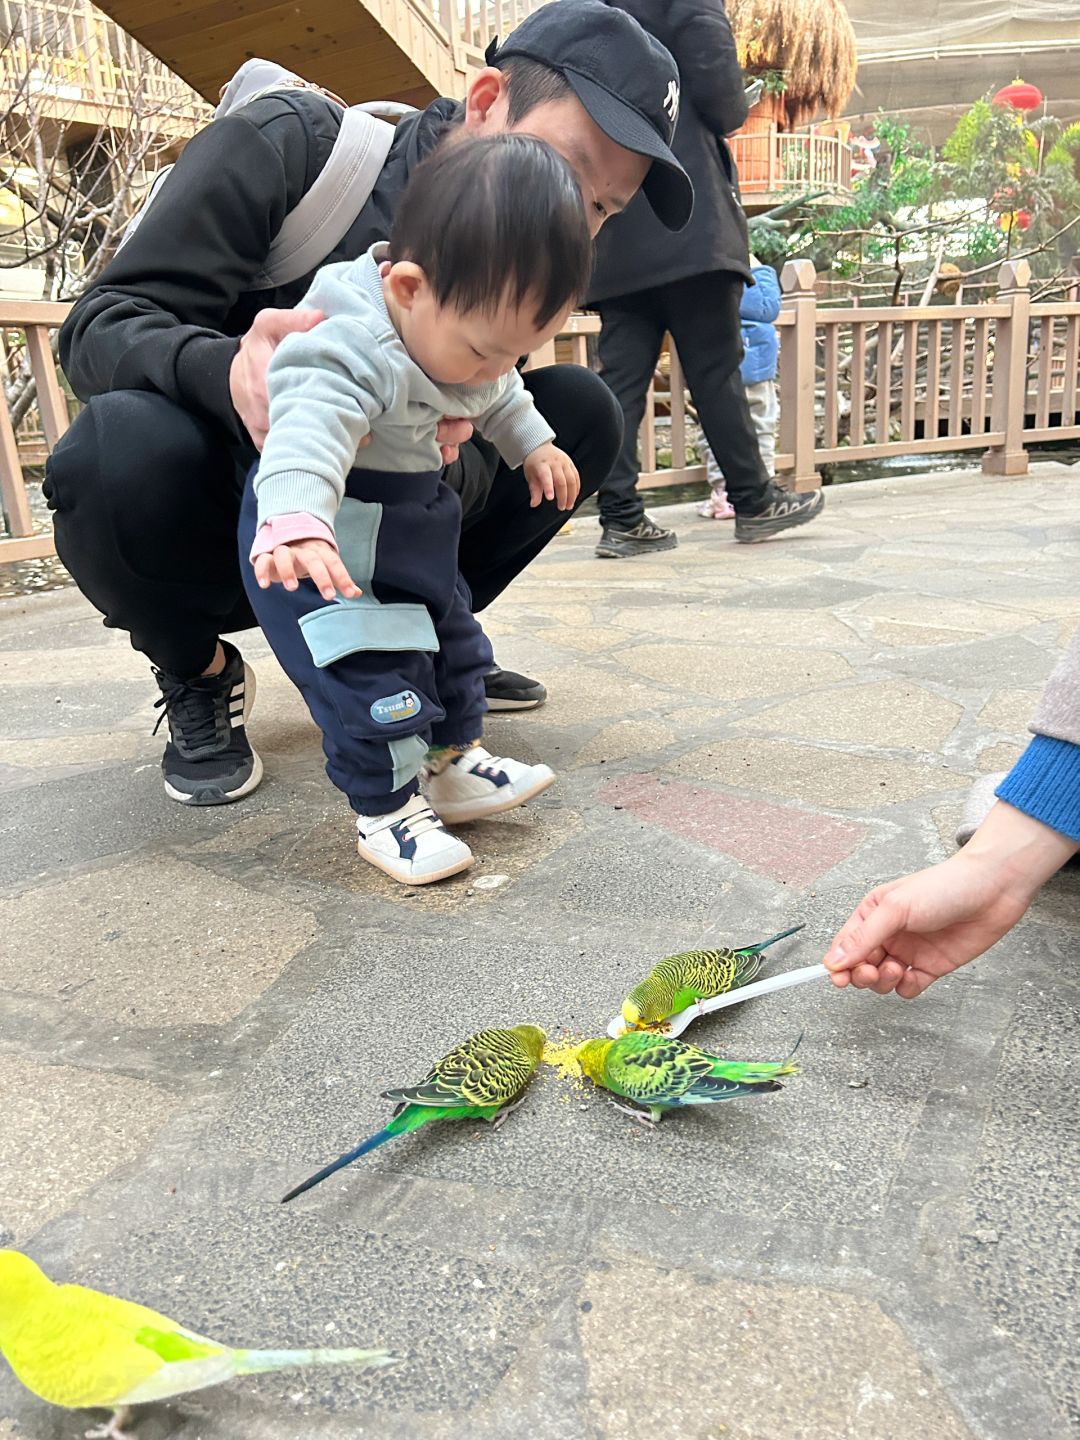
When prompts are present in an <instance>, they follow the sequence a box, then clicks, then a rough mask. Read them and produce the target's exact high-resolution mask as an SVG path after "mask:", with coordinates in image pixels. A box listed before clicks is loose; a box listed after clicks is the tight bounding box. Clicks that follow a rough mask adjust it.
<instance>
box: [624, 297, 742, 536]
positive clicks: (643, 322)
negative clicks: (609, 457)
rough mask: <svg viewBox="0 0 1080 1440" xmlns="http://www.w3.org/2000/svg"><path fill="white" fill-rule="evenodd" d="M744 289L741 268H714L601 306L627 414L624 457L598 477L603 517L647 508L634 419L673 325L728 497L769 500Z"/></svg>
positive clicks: (627, 523)
mask: <svg viewBox="0 0 1080 1440" xmlns="http://www.w3.org/2000/svg"><path fill="white" fill-rule="evenodd" d="M742 293H743V279H742V276H741V275H735V274H732V273H731V272H729V271H725V270H716V271H712V272H710V273H709V274H707V275H692V276H690V277H689V278H688V279H686V280H676V281H673V282H672V283H671V284H670V285H658V286H657V287H656V288H655V289H653V290H642V291H639V292H638V293H637V294H634V295H623V296H621V297H619V298H617V299H614V300H605V301H603V302H602V303H601V304H600V305H598V306H597V307H596V308H597V309H598V310H599V312H600V317H601V319H602V321H603V329H602V330H601V331H600V373H601V375H602V376H603V378H604V381H605V382H606V384H607V385H609V386H610V388H611V392H612V394H613V395H614V396H615V398H616V400H618V402H619V405H620V407H621V409H622V412H623V421H624V429H623V442H622V448H621V449H620V451H619V457H618V459H617V460H616V461H615V464H614V466H613V468H612V470H611V473H610V475H609V476H608V478H607V480H606V481H605V482H604V483H603V484H602V485H601V487H600V519H601V523H602V524H604V525H607V526H611V527H612V528H613V529H615V530H632V529H633V528H634V526H635V525H637V524H638V522H639V521H640V520H641V518H642V516H643V515H644V513H645V502H644V501H643V500H642V498H641V496H640V495H639V494H638V491H637V479H638V459H637V437H638V427H639V426H640V424H641V420H642V416H643V415H644V414H645V395H646V392H647V391H648V388H649V382H650V380H651V379H652V377H653V372H654V370H655V369H656V362H657V359H658V358H659V356H660V347H661V345H662V344H663V340H664V335H665V333H667V332H670V333H671V335H672V337H673V338H674V341H675V346H676V349H677V350H678V352H679V360H680V361H681V362H682V367H683V371H684V373H685V375H686V381H687V384H688V385H689V387H690V393H691V395H692V396H693V398H694V405H695V407H696V409H697V413H698V418H699V419H700V421H701V428H702V429H703V430H704V432H705V438H706V440H708V442H709V446H710V448H711V450H712V452H713V454H714V455H715V456H716V459H717V461H718V462H719V464H720V467H721V469H722V470H723V472H724V478H725V480H726V481H727V492H728V498H729V499H730V501H731V503H732V505H734V507H735V509H736V510H737V511H738V513H739V514H740V515H753V514H756V513H757V512H758V511H760V510H762V509H763V508H764V506H765V493H766V490H767V487H768V484H769V475H768V471H767V470H766V469H765V466H764V465H763V464H762V462H761V455H760V453H759V451H758V442H757V433H756V431H755V430H754V423H753V420H752V419H751V418H750V406H749V404H748V402H747V399H746V387H745V386H744V384H743V382H742V376H741V375H740V374H739V365H740V363H741V361H742V353H743V351H742V334H741V331H740V328H739V303H740V301H741V300H742Z"/></svg>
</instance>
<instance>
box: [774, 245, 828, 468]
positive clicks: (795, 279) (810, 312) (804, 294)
mask: <svg viewBox="0 0 1080 1440" xmlns="http://www.w3.org/2000/svg"><path fill="white" fill-rule="evenodd" d="M816 279H817V272H816V271H815V269H814V266H813V263H812V262H811V261H809V260H789V261H788V262H787V264H786V265H785V266H784V268H783V270H782V271H781V274H780V288H781V290H782V291H783V295H784V298H783V300H782V302H781V305H782V308H783V309H784V310H785V311H787V312H788V313H789V314H792V315H794V322H793V323H792V324H790V325H785V326H784V327H783V328H782V329H781V331H780V334H781V337H782V343H781V346H780V446H779V448H780V451H781V453H783V454H789V455H793V456H794V457H795V463H794V465H793V467H792V470H791V472H790V474H787V475H784V476H783V477H777V478H782V481H783V483H784V484H785V485H787V486H788V488H789V489H791V490H816V489H817V488H818V487H819V486H820V485H821V476H820V475H819V474H818V473H817V471H816V470H815V469H814V428H815V427H814V403H815V400H814V395H815V390H816V384H817V358H816V353H815V334H816V326H817V296H816V295H815V293H814V283H815V281H816Z"/></svg>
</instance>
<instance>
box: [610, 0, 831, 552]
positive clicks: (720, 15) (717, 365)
mask: <svg viewBox="0 0 1080 1440" xmlns="http://www.w3.org/2000/svg"><path fill="white" fill-rule="evenodd" d="M609 3H611V4H612V5H613V6H616V7H617V8H618V9H621V10H626V11H629V13H630V14H631V15H633V16H634V18H635V19H636V20H638V21H639V22H640V23H641V25H642V26H643V27H644V28H645V29H646V30H648V32H649V33H650V34H651V35H655V36H656V38H657V39H658V40H659V41H660V42H661V43H662V44H663V45H665V46H666V47H667V49H668V50H670V51H671V53H672V55H674V57H675V62H676V64H677V65H678V67H679V75H680V78H681V80H682V95H681V104H680V103H679V100H680V97H679V96H678V94H676V96H675V97H674V101H675V103H674V107H672V106H669V107H668V109H669V114H671V117H672V119H676V118H677V120H678V124H677V126H676V130H675V139H674V141H673V142H672V149H673V150H674V151H675V154H676V155H677V156H678V158H679V159H680V160H681V161H682V164H683V165H684V167H685V168H686V171H687V173H688V174H689V176H690V178H691V180H692V181H693V182H694V213H693V215H692V216H691V218H690V223H689V224H688V225H687V226H686V227H685V228H684V229H683V230H681V231H680V232H679V234H678V235H671V234H669V233H668V232H667V231H665V230H664V229H663V228H662V227H661V226H660V225H658V224H657V223H656V222H655V220H654V218H653V216H652V215H651V214H650V212H649V210H648V207H647V206H645V205H644V204H642V203H641V199H640V197H638V199H636V200H635V201H634V202H633V204H631V205H630V206H628V207H627V209H626V211H625V213H624V214H622V215H620V216H618V218H617V219H616V220H614V221H613V222H612V223H611V224H610V225H609V226H607V227H606V228H605V230H604V233H603V235H602V236H601V237H600V239H599V240H598V241H597V246H596V250H597V257H596V270H595V273H594V276H593V283H592V287H591V289H590V293H589V305H590V308H592V309H596V310H598V311H599V312H600V316H601V319H602V320H603V330H602V331H601V333H600V373H601V375H602V376H603V378H604V380H605V381H606V382H607V383H608V385H609V386H610V387H611V390H612V393H613V394H614V395H615V397H616V399H617V400H618V401H619V404H620V405H621V407H622V411H623V418H624V422H625V423H624V431H623V443H622V449H621V451H620V453H619V458H618V460H617V461H616V462H615V466H614V468H613V469H612V471H611V474H610V475H609V477H608V479H607V480H606V481H605V482H604V483H603V484H602V485H601V487H600V497H599V498H600V522H601V525H602V526H603V532H602V535H601V538H600V543H599V544H598V545H597V547H596V553H597V555H599V556H601V557H602V558H606V559H616V558H622V557H625V556H629V555H645V554H652V553H654V552H655V551H658V550H671V549H673V548H674V547H675V545H676V543H677V542H676V539H675V536H674V534H673V533H672V532H671V531H670V530H664V529H662V528H661V527H660V526H659V525H657V524H656V523H655V522H654V521H653V520H652V519H651V517H650V516H648V515H646V514H645V506H644V503H643V501H642V499H641V496H640V495H639V494H638V492H637V479H638V461H637V434H638V426H639V425H640V424H641V419H642V416H643V415H644V413H645V396H646V393H647V391H648V388H649V382H650V380H651V379H652V376H653V371H654V370H655V367H656V362H657V359H658V357H659V355H660V347H661V345H662V343H663V339H664V334H665V332H670V333H671V335H672V336H673V337H674V340H675V345H676V347H677V349H678V352H679V359H680V361H681V362H682V366H683V370H684V371H685V374H686V379H687V383H688V384H689V386H690V391H691V394H692V395H693V397H694V404H695V406H696V407H697V412H698V416H699V417H700V420H701V425H702V429H703V430H704V431H705V437H706V439H707V440H708V442H709V445H710V447H711V449H712V452H713V454H714V455H715V456H717V458H718V459H719V460H720V461H721V463H722V466H723V470H724V475H725V476H726V477H727V489H728V496H729V498H730V500H731V503H732V505H733V506H734V507H735V512H736V520H735V538H736V540H741V541H744V542H747V541H754V540H767V539H769V538H770V536H772V535H775V534H777V533H778V532H779V531H781V530H786V529H788V527H789V526H792V525H802V524H804V523H805V522H806V521H807V520H812V519H813V518H814V516H815V515H817V514H819V513H820V511H821V505H822V496H821V491H820V490H816V491H813V492H812V493H811V494H807V495H795V494H792V493H791V492H789V491H787V490H784V489H783V488H782V487H780V486H778V485H776V484H774V483H773V482H772V481H771V480H770V479H769V475H768V472H767V471H766V469H765V467H764V465H763V464H762V463H761V456H760V454H759V453H758V445H757V437H756V434H755V431H754V427H753V422H752V420H751V418H750V409H749V406H748V404H747V400H746V392H745V388H744V386H743V383H742V379H741V377H740V375H739V362H740V360H741V359H742V339H741V335H740V327H739V302H740V300H741V298H742V293H743V285H744V284H746V283H748V284H753V280H752V277H751V274H750V255H749V247H748V244H747V234H746V219H745V217H744V215H743V212H742V207H741V205H740V204H739V193H738V189H737V183H738V182H737V179H736V174H735V166H734V163H733V161H732V159H731V153H730V151H729V150H728V147H727V142H726V140H725V138H724V137H725V136H726V135H730V134H731V132H732V131H734V130H737V129H738V128H739V126H740V125H741V124H742V122H743V121H744V120H745V119H746V97H745V93H744V89H743V77H742V71H741V69H740V67H739V60H738V55H737V53H736V49H735V39H734V36H733V35H732V33H731V26H730V24H729V23H728V18H727V13H726V12H725V10H724V5H723V0H609Z"/></svg>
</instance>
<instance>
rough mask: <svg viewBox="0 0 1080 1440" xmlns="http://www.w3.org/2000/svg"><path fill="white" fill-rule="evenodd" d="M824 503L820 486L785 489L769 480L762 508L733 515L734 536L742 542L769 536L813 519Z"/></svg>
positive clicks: (745, 543) (753, 543)
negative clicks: (755, 511)
mask: <svg viewBox="0 0 1080 1440" xmlns="http://www.w3.org/2000/svg"><path fill="white" fill-rule="evenodd" d="M824 505H825V496H824V494H823V493H822V492H821V491H820V490H804V491H802V492H798V491H795V490H785V489H784V487H783V486H782V485H776V484H773V483H772V482H770V484H769V488H768V490H767V491H766V492H765V506H764V508H763V509H762V510H759V511H758V513H757V514H756V515H736V517H735V539H736V540H738V541H739V543H740V544H742V545H756V544H757V542H758V541H759V540H771V539H772V537H773V536H774V535H779V534H780V532H781V531H782V530H790V529H791V528H792V527H793V526H795V525H807V524H809V522H810V521H811V520H816V519H817V517H818V516H819V515H820V514H821V511H822V509H823V508H824Z"/></svg>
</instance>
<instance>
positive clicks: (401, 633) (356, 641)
mask: <svg viewBox="0 0 1080 1440" xmlns="http://www.w3.org/2000/svg"><path fill="white" fill-rule="evenodd" d="M300 629H301V631H302V633H303V636H304V639H305V641H306V642H307V647H308V649H309V650H310V651H311V658H312V659H313V660H314V661H315V664H316V665H317V666H319V668H320V669H323V668H324V667H325V666H327V665H332V664H333V663H334V661H335V660H342V659H344V657H345V656H346V655H355V654H356V652H357V651H359V650H428V651H430V652H432V653H434V652H435V651H436V650H438V648H439V637H438V636H437V635H436V634H435V626H434V625H433V623H432V620H431V616H430V615H429V614H428V611H427V606H425V605H407V604H395V605H380V604H379V602H378V601H377V600H372V599H371V598H370V597H369V596H367V595H362V596H361V597H360V598H359V600H343V599H342V598H341V597H340V596H339V597H338V598H337V600H335V601H334V602H333V603H332V604H330V605H327V607H326V609H325V610H312V611H310V613H309V614H307V615H301V616H300Z"/></svg>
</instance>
